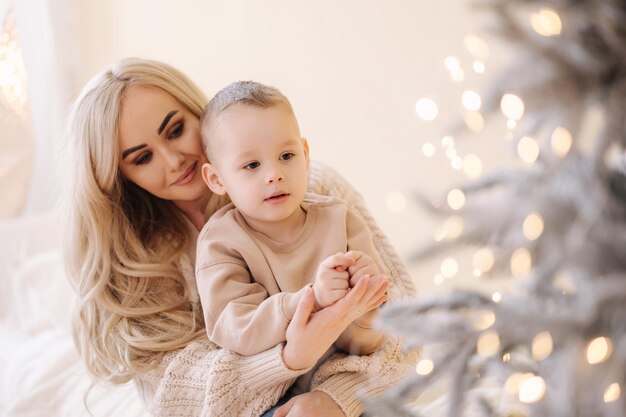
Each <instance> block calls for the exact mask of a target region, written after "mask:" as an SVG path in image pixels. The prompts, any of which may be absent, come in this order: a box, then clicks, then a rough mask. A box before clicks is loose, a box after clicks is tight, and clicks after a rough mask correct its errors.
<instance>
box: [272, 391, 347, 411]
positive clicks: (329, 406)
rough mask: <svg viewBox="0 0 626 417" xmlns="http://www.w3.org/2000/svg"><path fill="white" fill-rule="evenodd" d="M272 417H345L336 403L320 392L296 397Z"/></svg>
mask: <svg viewBox="0 0 626 417" xmlns="http://www.w3.org/2000/svg"><path fill="white" fill-rule="evenodd" d="M273 417H346V415H345V414H344V413H343V411H341V408H339V406H338V405H337V403H336V402H335V401H334V400H333V399H332V398H330V396H329V395H328V394H326V393H325V392H322V391H311V392H306V393H304V394H300V395H296V396H295V397H293V398H292V399H290V400H289V401H287V403H285V404H284V405H282V406H281V407H279V408H278V409H277V410H276V411H275V412H274V416H273Z"/></svg>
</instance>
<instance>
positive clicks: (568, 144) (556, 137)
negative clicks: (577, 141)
mask: <svg viewBox="0 0 626 417" xmlns="http://www.w3.org/2000/svg"><path fill="white" fill-rule="evenodd" d="M572 142H573V139H572V134H571V133H570V132H569V130H567V129H565V128H564V127H557V128H556V129H554V132H552V136H551V138H550V146H551V148H552V153H554V154H555V155H556V156H558V157H559V158H563V157H565V156H566V155H567V154H568V153H569V151H570V149H571V148H572Z"/></svg>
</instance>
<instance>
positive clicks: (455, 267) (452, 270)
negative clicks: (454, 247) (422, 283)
mask: <svg viewBox="0 0 626 417" xmlns="http://www.w3.org/2000/svg"><path fill="white" fill-rule="evenodd" d="M439 270H440V271H441V275H442V276H443V277H444V278H452V277H453V276H455V275H456V274H457V272H459V264H458V262H457V261H456V259H454V258H446V259H444V260H443V261H442V262H441V266H440V268H439Z"/></svg>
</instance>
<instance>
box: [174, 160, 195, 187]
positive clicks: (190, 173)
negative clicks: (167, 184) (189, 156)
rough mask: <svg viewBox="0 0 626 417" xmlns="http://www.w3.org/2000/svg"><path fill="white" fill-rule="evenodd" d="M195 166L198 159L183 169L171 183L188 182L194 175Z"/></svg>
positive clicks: (181, 183) (182, 183) (180, 183)
mask: <svg viewBox="0 0 626 417" xmlns="http://www.w3.org/2000/svg"><path fill="white" fill-rule="evenodd" d="M196 166H198V161H196V162H194V163H193V164H191V166H190V167H189V168H188V169H187V171H185V173H184V174H183V175H181V176H180V178H178V179H177V180H176V181H174V183H173V184H172V185H185V184H189V183H190V182H191V181H192V180H193V179H194V177H195V176H196Z"/></svg>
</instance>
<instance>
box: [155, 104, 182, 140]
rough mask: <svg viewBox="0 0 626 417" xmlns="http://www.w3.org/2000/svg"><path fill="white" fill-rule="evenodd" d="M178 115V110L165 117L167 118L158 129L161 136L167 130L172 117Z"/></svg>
mask: <svg viewBox="0 0 626 417" xmlns="http://www.w3.org/2000/svg"><path fill="white" fill-rule="evenodd" d="M176 113H178V110H172V111H171V112H169V113H168V114H167V115H166V116H165V118H164V119H163V121H162V122H161V126H159V128H158V129H157V133H158V134H159V135H160V134H161V132H163V129H165V126H167V123H168V122H169V121H170V119H171V118H172V116H174V115H175V114H176Z"/></svg>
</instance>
